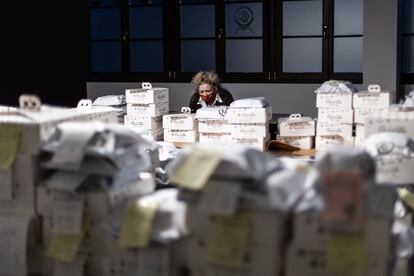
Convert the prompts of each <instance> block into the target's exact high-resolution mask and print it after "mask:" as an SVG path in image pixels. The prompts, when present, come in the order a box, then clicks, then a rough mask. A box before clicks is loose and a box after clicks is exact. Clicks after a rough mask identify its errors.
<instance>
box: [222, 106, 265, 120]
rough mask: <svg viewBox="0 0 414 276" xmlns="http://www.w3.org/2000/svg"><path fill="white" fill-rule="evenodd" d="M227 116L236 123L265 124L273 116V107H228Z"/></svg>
mask: <svg viewBox="0 0 414 276" xmlns="http://www.w3.org/2000/svg"><path fill="white" fill-rule="evenodd" d="M225 118H226V120H227V121H228V122H229V123H234V124H255V123H257V124H263V123H267V122H268V121H269V120H270V119H271V118H272V108H271V107H270V106H268V107H265V108H228V109H227V113H226V116H225Z"/></svg>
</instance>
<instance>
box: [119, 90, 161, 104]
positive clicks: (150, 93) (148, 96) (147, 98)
mask: <svg viewBox="0 0 414 276" xmlns="http://www.w3.org/2000/svg"><path fill="white" fill-rule="evenodd" d="M125 96H126V102H127V103H137V104H140V103H141V104H149V103H160V102H168V88H152V89H127V90H125Z"/></svg>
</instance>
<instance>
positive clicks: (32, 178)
mask: <svg viewBox="0 0 414 276" xmlns="http://www.w3.org/2000/svg"><path fill="white" fill-rule="evenodd" d="M37 166H38V164H37V161H36V157H34V156H31V155H28V154H17V155H16V158H15V160H14V163H13V165H12V166H11V168H10V170H11V181H12V183H11V188H12V198H11V199H10V200H0V214H1V215H14V216H19V215H24V216H35V215H36V214H37V209H36V208H37V206H36V189H35V185H37V183H36V182H37V179H38V170H39V169H38V167H37ZM3 180H4V179H2V180H0V183H1V182H2V181H3ZM3 184H4V183H3ZM4 189H5V188H4V187H3V191H4Z"/></svg>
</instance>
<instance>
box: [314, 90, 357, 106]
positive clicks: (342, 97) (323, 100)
mask: <svg viewBox="0 0 414 276" xmlns="http://www.w3.org/2000/svg"><path fill="white" fill-rule="evenodd" d="M316 107H317V108H342V109H351V108H352V93H318V94H316Z"/></svg>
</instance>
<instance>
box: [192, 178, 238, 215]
mask: <svg viewBox="0 0 414 276" xmlns="http://www.w3.org/2000/svg"><path fill="white" fill-rule="evenodd" d="M240 192H241V186H240V185H239V184H238V183H234V184H233V183H232V184H229V183H226V182H224V181H218V180H211V181H210V183H208V184H207V186H206V187H205V189H204V191H203V197H202V199H201V202H200V208H201V209H202V210H207V212H208V213H210V214H216V215H232V214H234V213H235V211H236V209H237V206H238V203H239V197H240Z"/></svg>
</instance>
